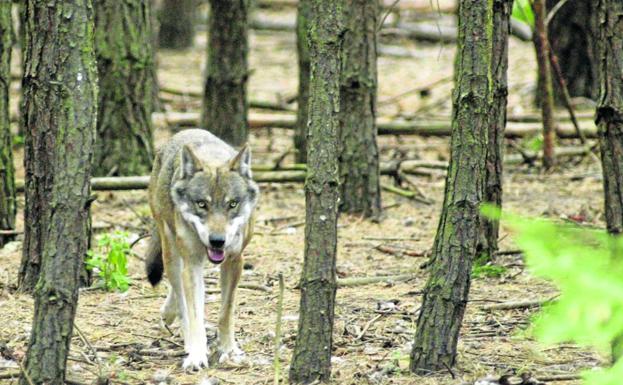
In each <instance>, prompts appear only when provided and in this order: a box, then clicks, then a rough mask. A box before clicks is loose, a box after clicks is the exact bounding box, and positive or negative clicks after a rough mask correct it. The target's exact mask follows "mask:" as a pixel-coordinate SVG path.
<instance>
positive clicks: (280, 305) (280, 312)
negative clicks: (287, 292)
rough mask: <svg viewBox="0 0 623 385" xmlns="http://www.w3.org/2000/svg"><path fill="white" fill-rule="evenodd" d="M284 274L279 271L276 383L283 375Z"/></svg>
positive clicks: (275, 362)
mask: <svg viewBox="0 0 623 385" xmlns="http://www.w3.org/2000/svg"><path fill="white" fill-rule="evenodd" d="M283 292H284V283H283V274H282V273H279V299H278V300H277V323H276V325H275V357H274V362H273V366H274V369H275V378H274V385H279V380H280V377H281V361H280V360H279V352H280V351H281V317H282V315H283Z"/></svg>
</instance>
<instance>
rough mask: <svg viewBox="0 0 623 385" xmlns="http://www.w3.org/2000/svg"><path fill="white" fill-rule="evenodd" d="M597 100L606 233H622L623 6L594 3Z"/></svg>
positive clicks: (612, 0) (607, 0) (602, 0)
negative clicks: (622, 53)
mask: <svg viewBox="0 0 623 385" xmlns="http://www.w3.org/2000/svg"><path fill="white" fill-rule="evenodd" d="M594 6H595V11H596V13H597V15H596V21H597V25H596V27H597V28H596V30H595V32H596V36H595V40H596V41H597V62H598V64H599V73H600V78H599V86H600V96H599V103H598V106H597V127H598V130H599V143H600V146H601V164H602V169H603V174H604V179H603V180H604V193H605V211H606V223H607V225H608V232H609V233H611V234H615V235H620V234H621V233H623V61H622V60H621V52H623V4H622V3H621V2H620V1H618V0H596V1H595V5H594Z"/></svg>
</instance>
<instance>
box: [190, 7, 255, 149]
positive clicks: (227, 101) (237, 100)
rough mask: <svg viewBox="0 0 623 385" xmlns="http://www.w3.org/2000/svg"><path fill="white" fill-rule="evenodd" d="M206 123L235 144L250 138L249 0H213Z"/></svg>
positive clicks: (205, 110) (205, 93) (204, 104)
mask: <svg viewBox="0 0 623 385" xmlns="http://www.w3.org/2000/svg"><path fill="white" fill-rule="evenodd" d="M210 4H211V13H210V19H209V21H208V24H209V25H208V63H207V68H206V80H205V87H204V96H203V110H202V123H201V124H202V126H203V127H204V128H205V129H207V130H208V131H210V132H212V133H213V134H214V135H216V136H218V137H219V138H221V139H223V140H224V141H226V142H227V143H229V144H231V145H233V146H241V145H243V144H244V143H245V142H246V141H247V137H248V130H249V128H248V123H247V110H248V104H247V79H248V77H249V70H248V63H247V54H248V51H249V42H248V36H247V35H248V28H249V26H248V14H249V0H231V1H222V0H210Z"/></svg>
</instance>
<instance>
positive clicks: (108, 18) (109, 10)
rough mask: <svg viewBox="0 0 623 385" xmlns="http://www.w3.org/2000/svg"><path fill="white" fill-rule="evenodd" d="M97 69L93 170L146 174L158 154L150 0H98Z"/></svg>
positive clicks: (96, 173)
mask: <svg viewBox="0 0 623 385" xmlns="http://www.w3.org/2000/svg"><path fill="white" fill-rule="evenodd" d="M93 4H94V6H95V52H96V55H97V69H98V74H99V108H98V114H97V142H96V148H95V158H94V162H93V174H94V175H98V176H102V175H110V174H114V175H143V174H148V173H149V172H150V171H151V161H152V158H153V154H154V145H153V133H152V131H153V128H152V121H151V114H152V112H153V108H154V105H153V90H154V87H155V86H156V85H155V84H154V79H155V77H154V76H153V73H154V71H155V61H154V50H153V47H152V42H153V39H152V26H151V24H152V17H151V0H124V1H118V0H94V2H93Z"/></svg>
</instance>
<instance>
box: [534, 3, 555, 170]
mask: <svg viewBox="0 0 623 385" xmlns="http://www.w3.org/2000/svg"><path fill="white" fill-rule="evenodd" d="M544 1H545V0H534V2H533V3H532V8H533V12H534V27H535V33H534V36H533V38H534V48H535V50H536V60H537V65H538V68H539V77H540V78H541V79H542V81H541V82H539V84H538V86H539V87H540V89H539V91H538V92H539V95H541V106H540V107H541V114H542V119H543V167H544V168H545V169H550V168H551V167H552V166H553V165H554V146H555V142H556V127H555V122H554V88H553V83H552V70H551V65H550V59H549V57H550V54H549V53H550V46H549V38H548V33H547V26H546V25H545V20H546V19H547V12H546V10H545V4H544Z"/></svg>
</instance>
